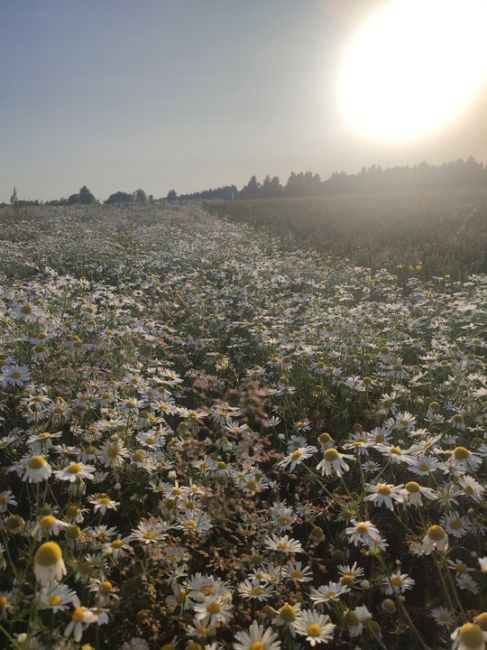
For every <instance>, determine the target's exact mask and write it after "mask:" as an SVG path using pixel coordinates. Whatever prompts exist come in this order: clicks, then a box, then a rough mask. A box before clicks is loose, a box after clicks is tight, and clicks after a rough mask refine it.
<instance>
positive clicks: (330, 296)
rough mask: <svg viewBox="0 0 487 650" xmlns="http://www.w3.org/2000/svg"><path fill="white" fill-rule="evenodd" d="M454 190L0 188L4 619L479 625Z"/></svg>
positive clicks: (4, 643) (464, 266)
mask: <svg viewBox="0 0 487 650" xmlns="http://www.w3.org/2000/svg"><path fill="white" fill-rule="evenodd" d="M455 196H456V198H454V197H453V196H452V195H449V194H446V193H445V194H444V195H443V198H442V199H441V201H440V200H439V202H438V206H437V207H432V206H433V203H434V202H432V201H431V199H430V198H425V197H420V196H418V197H414V200H413V199H412V200H411V201H410V205H409V204H408V205H409V207H408V210H409V211H410V212H411V214H413V216H414V215H416V218H415V220H413V222H411V221H410V222H409V226H408V228H409V230H408V231H407V233H406V225H405V224H406V217H407V214H406V212H405V211H404V210H403V209H401V210H399V209H398V211H397V213H396V214H398V215H399V216H398V217H397V219H396V220H395V221H394V223H392V225H391V223H390V222H389V221H387V219H388V216H387V214H388V210H387V207H386V206H383V203H381V201H379V198H378V197H373V196H370V197H363V201H362V200H361V207H359V208H357V198H356V197H355V199H354V201H353V200H352V199H348V198H346V197H343V198H342V199H341V203H340V200H339V198H338V197H337V198H336V199H326V200H325V199H306V200H304V199H303V200H296V201H294V200H289V201H288V202H287V203H285V204H284V203H282V202H281V203H280V202H272V203H271V202H267V203H264V202H257V201H254V202H252V203H250V202H248V203H235V204H232V205H230V204H225V205H220V206H218V207H214V208H212V210H213V212H215V211H218V213H219V216H220V218H216V217H215V216H214V214H209V213H208V212H205V211H203V210H202V209H201V208H200V207H198V206H195V205H190V206H172V207H171V206H166V207H165V208H162V207H159V206H157V205H154V206H148V207H145V208H135V207H131V208H113V207H108V206H87V207H69V208H62V207H60V208H55V207H45V206H40V207H38V208H29V209H25V210H22V211H20V212H18V213H15V212H14V211H11V210H10V209H8V208H7V209H4V210H3V211H2V212H0V455H1V466H0V535H1V537H0V638H1V641H0V646H1V647H8V648H16V649H20V648H22V649H28V650H64V649H70V650H74V649H80V648H82V649H83V650H92V649H93V648H94V649H95V650H101V649H113V648H115V649H118V648H120V649H121V650H156V649H157V650H159V649H163V650H180V649H184V650H221V649H227V648H228V649H230V648H231V649H234V650H280V649H282V650H301V649H302V650H304V649H305V648H309V647H311V648H313V647H316V646H318V647H325V646H328V647H332V648H344V649H349V650H352V649H354V648H362V649H363V650H372V649H375V648H382V649H387V650H389V649H391V650H394V649H396V650H399V649H406V648H408V649H409V648H422V649H423V650H424V649H427V648H430V649H431V650H433V649H436V648H455V649H456V650H466V649H469V650H472V649H474V648H479V649H480V648H483V647H484V644H485V639H486V638H487V611H486V610H487V603H486V596H487V576H486V573H487V541H486V535H485V533H486V530H487V528H486V524H487V517H486V506H485V486H486V481H487V477H486V456H487V437H486V427H487V409H486V396H487V310H486V308H485V307H486V304H487V275H485V271H486V270H487V269H486V268H485V257H482V255H481V253H483V251H484V249H485V230H484V229H483V228H484V226H485V222H484V221H482V222H481V223H480V224H479V223H478V220H481V219H482V218H483V217H482V215H483V214H484V213H483V212H482V210H485V205H486V203H485V195H481V194H479V195H478V198H477V199H474V198H472V197H471V195H469V197H470V198H469V200H468V201H466V200H465V197H463V198H461V197H459V196H458V195H455ZM395 201H397V199H396V198H394V197H391V198H390V201H389V204H388V205H389V207H390V206H391V205H392V204H393V203H394V202H395ZM428 201H429V203H428ZM475 201H477V202H478V203H476V202H475ZM333 202H335V204H336V205H339V204H340V205H341V206H342V209H343V214H345V212H346V211H347V210H348V212H347V215H348V216H347V217H346V218H345V217H343V218H342V217H341V216H340V214H339V213H337V212H335V213H334V214H335V215H336V216H335V217H333V218H332V217H331V216H328V217H327V222H326V224H327V225H326V228H325V225H324V222H323V220H322V217H321V212H322V211H323V210H324V209H325V206H328V207H326V209H327V210H328V209H329V210H330V215H331V212H332V210H331V206H332V204H333ZM402 205H403V206H404V205H406V203H404V202H403V204H402ZM428 205H429V206H430V207H429V208H427V206H428ZM435 205H437V204H436V203H435ZM276 206H277V207H276ZM354 206H355V207H354ZM381 206H382V207H381ZM418 206H423V207H422V208H421V209H420V208H419V207H418ZM442 206H443V207H442ZM445 206H448V209H447V210H446V208H445ZM372 209H373V210H374V211H375V210H377V211H378V212H377V217H376V218H374V219H373V220H372V222H369V221H367V220H366V218H365V217H364V215H365V213H366V212H368V211H369V210H370V211H371V210H372ZM273 210H274V212H273ZM445 210H446V211H445ZM293 215H294V216H293ZM425 216H428V219H426V218H425ZM245 222H247V223H245ZM332 222H333V224H334V230H333V231H332V232H331V231H330V229H329V227H328V226H329V224H330V223H332ZM385 224H387V225H385ZM452 224H453V225H454V226H455V227H453V225H452ZM475 224H477V225H475ZM456 225H458V228H456ZM474 225H475V228H474ZM259 226H265V228H261V227H259ZM313 228H314V230H313ZM474 230H475V233H476V236H474V234H475V233H474ZM426 231H427V232H428V233H430V235H431V237H430V238H428V237H425V236H424V233H425V232H426ZM324 232H326V233H327V234H326V237H325V236H324V235H323V233H324ZM277 233H279V235H280V236H279V237H278V236H276V235H277ZM290 233H293V239H291V238H290ZM342 233H343V234H342ZM408 233H409V234H408ZM483 254H484V255H485V253H483ZM429 256H432V259H430V257H429ZM400 264H403V266H402V267H400V266H399V265H400Z"/></svg>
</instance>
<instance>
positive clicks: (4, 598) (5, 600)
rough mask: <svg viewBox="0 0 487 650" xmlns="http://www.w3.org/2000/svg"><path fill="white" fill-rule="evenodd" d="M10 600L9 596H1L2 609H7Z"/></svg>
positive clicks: (0, 604) (0, 605)
mask: <svg viewBox="0 0 487 650" xmlns="http://www.w3.org/2000/svg"><path fill="white" fill-rule="evenodd" d="M8 604H9V600H8V598H7V596H0V608H1V609H6V608H7V607H8Z"/></svg>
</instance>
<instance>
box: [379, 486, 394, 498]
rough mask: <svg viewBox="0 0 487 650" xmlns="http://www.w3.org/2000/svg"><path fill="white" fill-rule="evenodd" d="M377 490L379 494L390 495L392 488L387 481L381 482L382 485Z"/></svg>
mask: <svg viewBox="0 0 487 650" xmlns="http://www.w3.org/2000/svg"><path fill="white" fill-rule="evenodd" d="M377 492H378V494H382V495H383V496H389V494H390V493H391V492H392V490H391V488H390V486H389V485H388V484H387V483H381V485H379V487H378V488H377Z"/></svg>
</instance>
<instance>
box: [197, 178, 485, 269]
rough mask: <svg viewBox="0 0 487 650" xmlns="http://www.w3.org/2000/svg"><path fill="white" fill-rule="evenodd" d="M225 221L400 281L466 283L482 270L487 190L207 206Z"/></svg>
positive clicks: (320, 197) (355, 195)
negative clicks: (440, 278) (447, 277)
mask: <svg viewBox="0 0 487 650" xmlns="http://www.w3.org/2000/svg"><path fill="white" fill-rule="evenodd" d="M210 209H211V211H212V212H213V213H215V214H216V215H218V216H219V217H221V218H224V219H226V220H228V221H230V222H232V223H238V222H246V223H249V224H251V225H253V226H255V227H258V228H262V229H264V230H267V231H269V232H270V233H271V234H274V235H278V236H279V237H281V238H282V239H284V240H287V241H288V246H291V247H292V246H295V245H296V244H297V245H299V246H302V247H307V248H313V249H315V250H317V251H319V252H320V253H323V254H326V255H330V254H332V255H333V256H334V257H335V258H337V259H340V258H343V257H346V258H348V259H350V260H351V261H352V262H353V263H355V264H359V265H361V266H368V267H370V268H372V269H374V270H377V269H381V268H387V269H389V270H390V271H391V272H393V273H395V274H396V275H398V278H399V281H400V282H404V281H405V280H406V279H407V278H409V277H410V276H411V275H415V276H419V277H421V278H431V277H432V276H434V275H439V276H441V275H445V274H449V275H450V276H451V277H452V278H454V279H460V280H465V279H466V278H467V277H468V276H469V275H470V274H471V273H487V189H485V190H483V189H450V190H445V189H438V190H423V191H416V192H412V191H411V192H391V193H387V194H384V193H369V194H367V193H362V194H348V195H347V194H336V195H333V194H330V195H328V196H319V197H305V198H295V199H266V200H265V199H261V200H252V201H236V202H234V203H228V202H225V203H213V204H210Z"/></svg>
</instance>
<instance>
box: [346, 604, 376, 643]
mask: <svg viewBox="0 0 487 650" xmlns="http://www.w3.org/2000/svg"><path fill="white" fill-rule="evenodd" d="M371 619H372V614H371V613H370V612H369V610H368V609H367V607H366V606H365V605H360V606H359V607H355V609H349V610H348V612H346V613H345V617H344V622H345V627H346V628H347V632H348V634H349V636H350V637H351V638H354V637H356V636H359V635H360V634H362V632H363V629H364V623H368V622H369V621H370V620H371Z"/></svg>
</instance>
